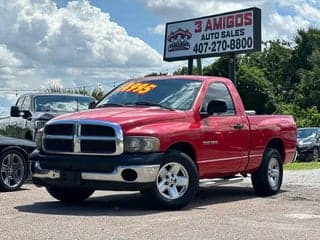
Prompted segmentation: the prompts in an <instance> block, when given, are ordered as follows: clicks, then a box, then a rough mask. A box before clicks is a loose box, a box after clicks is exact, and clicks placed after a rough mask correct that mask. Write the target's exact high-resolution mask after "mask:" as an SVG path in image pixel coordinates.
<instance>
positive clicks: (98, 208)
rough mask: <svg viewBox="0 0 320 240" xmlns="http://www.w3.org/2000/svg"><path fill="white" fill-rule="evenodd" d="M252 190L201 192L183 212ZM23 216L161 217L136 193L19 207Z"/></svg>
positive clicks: (245, 196) (241, 197)
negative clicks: (152, 215) (76, 201)
mask: <svg viewBox="0 0 320 240" xmlns="http://www.w3.org/2000/svg"><path fill="white" fill-rule="evenodd" d="M256 197H257V196H256V195H255V193H254V191H253V189H252V188H251V187H250V188H249V187H238V186H228V187H226V186H224V187H210V188H202V189H200V191H199V194H198V196H197V197H196V199H194V200H193V201H192V202H191V203H190V204H189V205H188V206H187V207H186V208H184V209H183V211H190V210H203V209H206V208H207V206H208V205H212V204H220V203H228V202H234V201H243V200H246V199H251V198H256ZM15 209H17V210H18V211H20V212H28V213H36V214H49V215H71V216H103V215H107V216H108V215H109V216H138V215H147V214H155V213H158V212H159V211H158V210H153V209H152V207H151V206H150V205H149V203H148V202H146V201H145V200H144V199H143V198H141V197H140V194H139V193H137V192H134V193H126V194H123V193H121V192H119V194H112V195H106V196H94V195H93V197H91V198H89V199H88V200H86V201H84V202H82V203H77V204H66V203H62V202H59V201H47V202H35V203H33V204H30V205H22V206H16V207H15Z"/></svg>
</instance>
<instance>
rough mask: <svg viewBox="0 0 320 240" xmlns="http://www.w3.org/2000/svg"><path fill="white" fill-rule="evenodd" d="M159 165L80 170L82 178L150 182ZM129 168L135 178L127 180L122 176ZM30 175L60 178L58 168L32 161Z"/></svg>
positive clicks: (155, 175)
mask: <svg viewBox="0 0 320 240" xmlns="http://www.w3.org/2000/svg"><path fill="white" fill-rule="evenodd" d="M159 168H160V165H138V166H119V167H117V168H116V169H115V170H114V171H113V172H112V173H99V172H81V179H82V180H93V181H111V182H124V183H150V182H154V181H155V179H156V177H157V173H158V170H159ZM125 170H130V171H134V172H135V173H136V178H135V179H134V180H132V181H127V180H125V179H124V178H123V174H122V173H123V171H125ZM32 176H33V177H34V178H42V179H60V176H61V172H60V170H51V169H43V168H41V165H40V163H39V162H35V163H34V167H33V168H32Z"/></svg>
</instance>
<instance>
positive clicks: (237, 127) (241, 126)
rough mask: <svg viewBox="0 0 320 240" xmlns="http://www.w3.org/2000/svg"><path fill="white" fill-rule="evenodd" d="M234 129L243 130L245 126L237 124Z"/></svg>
mask: <svg viewBox="0 0 320 240" xmlns="http://www.w3.org/2000/svg"><path fill="white" fill-rule="evenodd" d="M233 127H234V128H235V129H241V128H243V127H244V126H243V124H241V123H237V124H235V125H233Z"/></svg>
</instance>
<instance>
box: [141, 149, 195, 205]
mask: <svg viewBox="0 0 320 240" xmlns="http://www.w3.org/2000/svg"><path fill="white" fill-rule="evenodd" d="M198 188H199V177H198V170H197V167H196V165H195V163H194V162H193V161H192V159H191V158H190V157H189V156H188V155H186V154H185V153H182V152H179V151H169V152H168V153H167V154H166V156H165V160H164V162H163V163H162V165H161V167H160V170H159V172H158V174H157V177H156V180H155V183H154V186H153V187H152V188H151V189H147V190H143V191H141V194H142V196H143V197H145V198H148V200H151V201H152V203H153V205H154V207H156V208H162V209H179V208H182V207H184V206H186V205H187V204H188V203H189V202H190V201H191V200H192V199H193V198H194V197H195V196H196V194H197V191H198Z"/></svg>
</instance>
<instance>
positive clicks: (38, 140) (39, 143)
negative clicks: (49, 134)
mask: <svg viewBox="0 0 320 240" xmlns="http://www.w3.org/2000/svg"><path fill="white" fill-rule="evenodd" d="M42 136H43V128H41V129H39V130H38V132H37V133H36V136H35V138H34V141H35V142H36V146H37V149H38V150H41V148H42Z"/></svg>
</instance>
